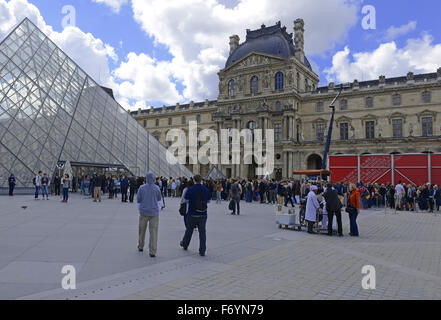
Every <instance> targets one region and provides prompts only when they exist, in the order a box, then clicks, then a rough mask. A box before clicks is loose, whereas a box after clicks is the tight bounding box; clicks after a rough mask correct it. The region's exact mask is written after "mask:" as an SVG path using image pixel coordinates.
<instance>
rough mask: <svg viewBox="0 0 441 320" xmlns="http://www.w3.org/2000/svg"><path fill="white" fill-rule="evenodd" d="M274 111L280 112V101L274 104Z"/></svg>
mask: <svg viewBox="0 0 441 320" xmlns="http://www.w3.org/2000/svg"><path fill="white" fill-rule="evenodd" d="M276 111H282V104H281V103H280V101H277V102H276Z"/></svg>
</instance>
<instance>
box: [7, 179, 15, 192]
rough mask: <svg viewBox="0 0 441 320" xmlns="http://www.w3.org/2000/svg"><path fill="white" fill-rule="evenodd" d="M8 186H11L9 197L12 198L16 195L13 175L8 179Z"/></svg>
mask: <svg viewBox="0 0 441 320" xmlns="http://www.w3.org/2000/svg"><path fill="white" fill-rule="evenodd" d="M8 185H9V195H10V196H11V197H12V196H13V195H14V188H15V177H14V175H13V174H12V173H11V175H10V176H9V178H8Z"/></svg>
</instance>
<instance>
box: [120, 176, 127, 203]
mask: <svg viewBox="0 0 441 320" xmlns="http://www.w3.org/2000/svg"><path fill="white" fill-rule="evenodd" d="M128 189H129V179H127V177H126V176H124V178H122V179H121V202H127V190H128Z"/></svg>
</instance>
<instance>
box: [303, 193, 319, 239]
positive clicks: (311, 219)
mask: <svg viewBox="0 0 441 320" xmlns="http://www.w3.org/2000/svg"><path fill="white" fill-rule="evenodd" d="M310 190H311V191H309V193H308V198H307V201H306V214H305V220H306V221H307V223H308V233H311V234H313V233H315V232H314V231H312V227H313V226H314V223H315V222H316V221H317V209H319V208H320V204H319V202H318V199H317V192H318V187H317V186H316V185H312V186H311V188H310Z"/></svg>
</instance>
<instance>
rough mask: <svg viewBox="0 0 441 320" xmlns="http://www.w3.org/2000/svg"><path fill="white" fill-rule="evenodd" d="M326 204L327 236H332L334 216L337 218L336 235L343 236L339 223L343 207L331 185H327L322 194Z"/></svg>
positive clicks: (340, 223)
mask: <svg viewBox="0 0 441 320" xmlns="http://www.w3.org/2000/svg"><path fill="white" fill-rule="evenodd" d="M323 198H325V202H326V211H327V212H328V236H332V233H333V230H332V221H333V219H334V216H335V217H336V218H337V228H338V230H337V231H338V235H339V236H340V237H342V236H343V227H342V222H341V208H342V207H343V205H342V203H341V201H340V199H339V198H338V191H337V190H335V189H334V188H332V184H331V183H328V184H327V186H326V191H325V193H324V194H323Z"/></svg>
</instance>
